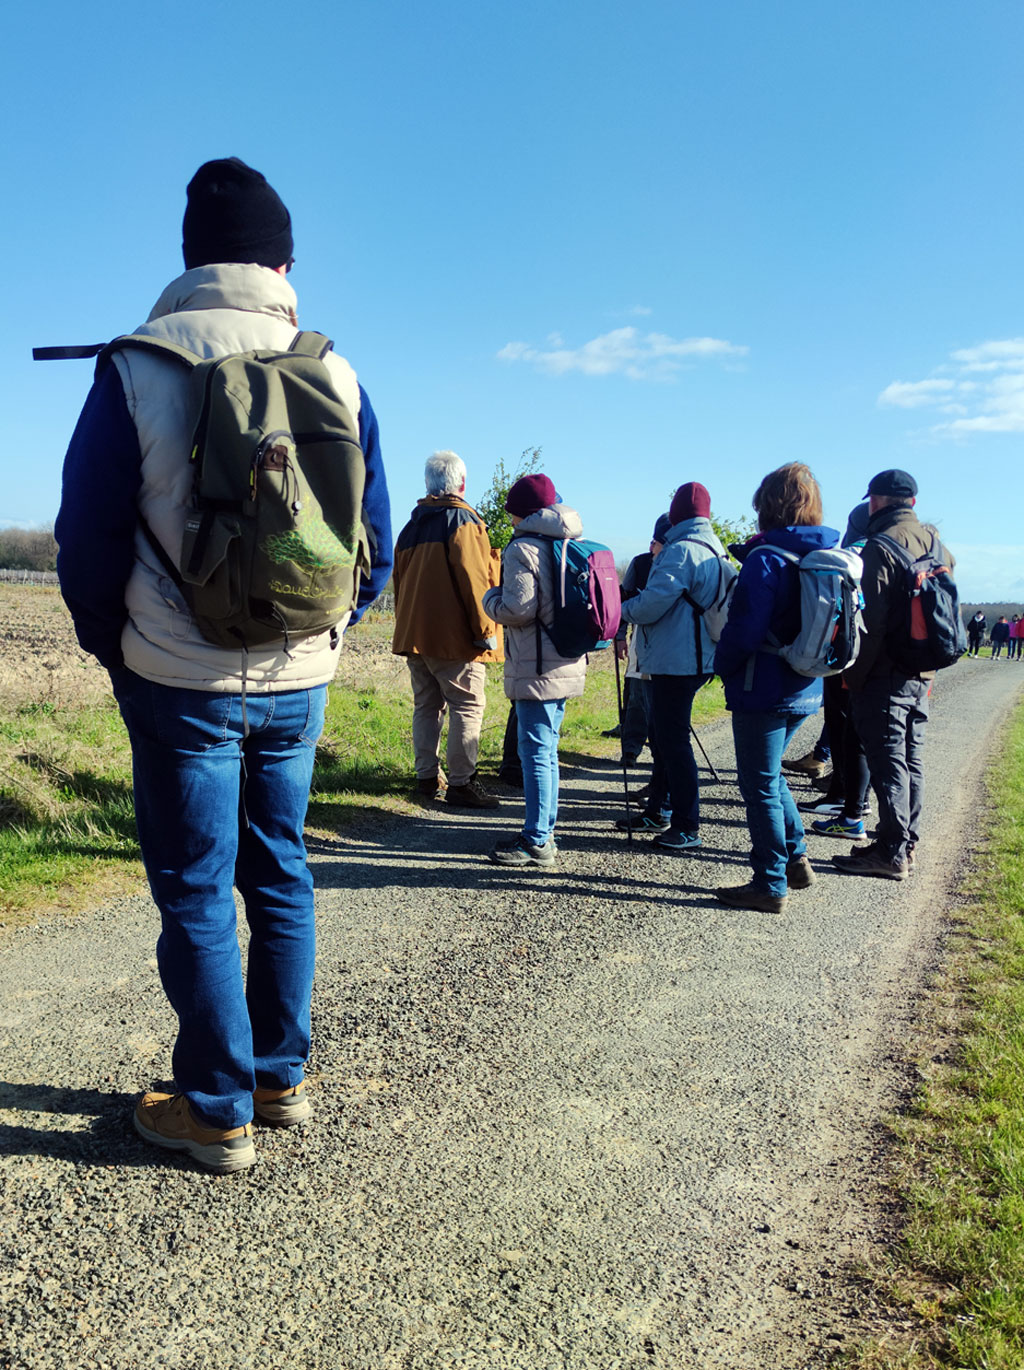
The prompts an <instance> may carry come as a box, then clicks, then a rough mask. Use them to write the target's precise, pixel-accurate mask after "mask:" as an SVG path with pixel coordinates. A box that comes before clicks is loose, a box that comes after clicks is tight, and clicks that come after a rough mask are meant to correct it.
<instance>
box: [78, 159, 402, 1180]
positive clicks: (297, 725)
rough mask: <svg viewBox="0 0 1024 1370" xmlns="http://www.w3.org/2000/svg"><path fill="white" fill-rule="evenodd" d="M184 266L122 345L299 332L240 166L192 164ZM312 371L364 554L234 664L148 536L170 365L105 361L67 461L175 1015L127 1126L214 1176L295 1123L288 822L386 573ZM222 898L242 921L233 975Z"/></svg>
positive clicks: (371, 495) (188, 480)
mask: <svg viewBox="0 0 1024 1370" xmlns="http://www.w3.org/2000/svg"><path fill="white" fill-rule="evenodd" d="M182 253H183V256H184V260H185V268H186V269H185V272H184V274H183V275H181V276H178V277H177V278H176V279H175V280H174V281H172V282H171V284H170V285H169V286H167V288H166V289H165V290H164V291H163V293H162V294H161V295H160V297H159V299H158V300H157V302H156V304H155V305H154V307H153V310H152V312H151V313H150V315H149V318H148V319H147V321H146V322H145V323H144V324H142V325H141V326H139V327H138V328H136V329H135V330H134V332H135V333H136V334H141V335H143V336H144V337H151V338H153V339H156V340H158V341H162V342H171V343H176V344H177V345H178V346H179V347H181V348H185V349H187V350H188V351H189V352H190V353H193V354H196V355H198V356H199V357H200V358H218V357H227V356H229V355H231V354H234V353H239V352H247V351H253V350H259V351H264V352H272V353H278V352H287V351H288V349H289V347H290V346H291V344H292V342H293V341H294V340H295V338H296V334H297V331H298V330H297V322H296V318H297V303H296V297H295V292H294V291H293V290H292V288H291V286H290V285H289V283H288V281H287V280H286V279H285V277H286V275H287V273H288V272H289V271H290V269H291V266H292V262H293V241H292V222H291V216H290V215H289V213H288V210H287V209H286V208H285V205H284V204H283V202H282V200H281V198H280V196H279V195H278V194H277V192H276V191H275V190H274V189H273V187H272V186H270V185H269V184H268V182H267V180H266V178H265V177H264V176H262V175H261V174H260V172H258V171H255V170H254V169H253V168H252V167H250V166H247V165H246V164H245V162H243V161H241V160H240V159H239V158H237V157H226V158H219V159H217V160H215V161H211V162H206V163H205V164H204V165H203V166H201V167H200V168H199V170H198V171H197V172H196V174H195V175H194V176H193V178H192V180H191V181H190V182H189V185H188V191H187V202H186V207H185V217H184V221H183V224H182ZM323 361H324V365H325V366H326V367H327V371H328V374H329V377H330V381H331V384H332V386H333V388H334V391H335V393H336V398H337V399H340V400H341V402H342V403H343V404H344V406H345V407H346V408H347V409H348V411H349V414H350V415H351V416H352V418H353V430H354V428H355V425H356V423H357V424H358V435H359V446H360V447H361V449H362V454H363V459H364V461H365V488H364V493H363V502H362V524H363V527H364V528H365V529H366V532H367V535H368V540H369V543H370V546H371V548H372V566H371V570H370V573H369V575H368V576H366V577H365V578H364V579H363V581H362V583H361V584H360V587H359V593H358V599H357V602H356V607H355V609H354V610H353V611H352V613H351V615H349V616H348V617H347V618H345V619H343V620H342V621H341V622H340V623H338V624H336V625H335V626H334V627H333V628H331V630H330V631H325V632H321V633H317V634H315V635H312V636H308V637H301V638H299V639H297V640H296V639H288V638H286V639H285V640H284V641H283V643H282V642H278V643H274V644H272V645H270V646H252V647H250V648H249V649H248V650H247V651H245V650H238V649H235V648H227V647H223V646H219V645H217V644H216V643H214V642H212V641H209V640H208V639H207V638H205V637H204V636H203V635H202V633H201V632H200V631H199V628H198V627H197V625H196V622H195V621H194V619H193V617H192V615H191V613H190V612H189V608H188V604H187V603H186V601H185V598H184V596H183V594H182V592H181V589H180V588H179V586H178V584H177V583H176V581H175V579H174V578H173V577H172V576H171V575H170V574H169V572H168V570H167V569H165V568H166V564H167V563H166V561H164V559H163V558H161V557H160V556H158V555H157V553H156V551H155V549H154V547H153V546H152V545H151V543H150V542H149V541H148V540H147V534H148V533H149V532H151V533H152V535H153V537H154V539H155V541H156V542H157V543H158V544H160V545H161V546H162V549H163V551H164V554H165V556H166V557H167V558H169V559H170V561H171V562H176V561H177V559H178V556H179V555H180V549H181V547H182V537H183V531H184V528H185V524H186V519H187V518H188V516H189V511H190V505H191V493H192V485H193V475H192V471H191V470H190V462H189V456H190V448H191V439H192V428H191V424H190V420H189V413H190V401H189V374H188V372H187V370H186V369H185V368H184V367H182V366H181V365H180V364H179V363H178V362H177V361H175V360H174V359H173V358H170V357H167V356H164V355H160V354H158V353H157V354H155V353H154V352H153V351H148V350H147V351H140V350H133V349H127V348H125V349H122V350H120V351H115V352H114V353H113V357H112V360H111V362H110V364H109V365H106V366H104V367H101V368H100V370H99V371H98V374H97V377H96V380H95V382H94V384H93V387H92V390H91V391H90V393H89V396H88V398H87V399H86V402H85V407H84V408H83V410H82V414H81V417H80V419H79V421H78V426H77V428H76V429H75V433H74V436H73V437H72V439H71V445H70V447H69V449H68V453H67V457H66V459H65V464H64V484H63V494H62V499H61V508H60V513H59V516H58V519H57V526H56V534H57V541H58V543H59V547H60V552H59V555H58V559H57V569H58V572H59V575H60V582H61V591H62V593H63V595H64V598H65V600H66V602H67V605H68V608H69V609H70V611H71V614H72V617H73V619H74V622H75V629H76V632H77V635H78V640H79V642H80V643H81V645H82V647H83V648H84V649H85V650H86V651H87V652H90V653H92V654H93V655H94V656H95V657H97V658H98V660H99V661H100V662H101V664H102V665H103V666H105V667H106V668H107V670H108V671H109V672H110V676H111V682H112V685H113V690H114V694H115V696H116V698H117V702H118V705H119V707H120V710H121V714H122V716H123V718H124V721H125V725H126V727H127V729H128V734H129V738H130V740H131V744H132V762H133V775H134V790H135V812H136V821H137V825H138V830H139V842H140V846H141V850H142V858H143V862H144V864H145V867H146V872H147V875H148V877H149V883H150V889H151V891H152V894H153V899H154V902H155V903H156V905H157V907H158V909H159V911H160V918H161V932H160V937H159V940H158V942H157V963H158V966H159V970H160V978H161V981H162V983H163V986H164V990H165V992H166V994H167V997H168V999H169V1000H170V1003H171V1006H172V1008H173V1009H174V1011H175V1013H176V1015H177V1018H178V1034H177V1040H176V1042H175V1046H174V1052H173V1058H172V1065H173V1071H174V1080H175V1092H174V1093H172V1094H159V1093H150V1094H145V1095H144V1096H143V1097H142V1099H141V1100H140V1101H139V1104H138V1107H137V1108H136V1110H135V1115H134V1123H135V1128H136V1130H137V1131H138V1132H139V1134H140V1135H141V1136H142V1137H143V1138H144V1139H145V1140H146V1141H148V1142H151V1143H153V1144H154V1145H156V1146H160V1147H163V1148H165V1149H168V1150H172V1151H183V1152H185V1153H187V1154H188V1155H189V1156H191V1157H192V1158H193V1159H194V1160H196V1161H197V1162H198V1163H199V1164H200V1165H202V1166H204V1167H206V1168H207V1169H209V1170H213V1171H216V1172H219V1173H226V1172H230V1171H234V1170H241V1169H243V1168H245V1167H247V1166H249V1165H251V1164H252V1163H253V1162H254V1160H255V1159H256V1153H255V1147H254V1143H253V1118H254V1116H255V1118H256V1119H257V1120H258V1121H261V1122H263V1123H267V1124H270V1125H277V1126H289V1125H294V1124H298V1123H304V1122H305V1121H306V1120H307V1119H308V1118H309V1117H310V1116H311V1113H312V1107H311V1104H310V1101H309V1099H308V1097H307V1094H306V1085H305V1062H306V1057H307V1055H308V1051H309V1040H310V995H311V989H312V982H313V961H314V951H315V947H314V910H313V884H312V878H311V876H310V873H309V870H308V868H307V863H306V850H305V846H304V843H303V825H304V820H305V813H306V806H307V802H308V797H309V786H310V780H311V776H312V768H313V757H314V751H315V747H316V741H317V738H318V736H319V734H320V731H321V728H322V726H323V720H324V708H325V702H326V691H327V683H328V681H329V680H330V679H331V678H332V676H333V675H334V671H335V668H336V666H337V661H338V653H337V651H336V650H335V649H336V646H337V643H338V637H339V634H340V633H341V632H343V631H344V629H345V627H346V626H347V624H349V623H354V622H356V621H357V620H358V618H359V617H360V615H361V614H362V612H363V611H364V609H365V608H366V607H367V606H368V605H369V604H371V603H372V602H373V600H374V599H375V598H376V597H377V595H378V594H379V593H380V591H381V590H382V589H383V587H384V584H385V583H386V581H387V579H388V576H389V574H390V571H391V526H390V504H389V500H388V492H387V483H386V480H385V474H384V467H383V463H382V460H381V453H380V443H379V438H378V432H377V420H376V418H375V416H374V413H373V409H372V408H371V406H370V402H369V400H368V398H367V396H366V392H365V391H364V390H363V388H362V386H361V385H360V384H359V382H358V380H357V379H356V375H355V372H354V371H353V370H352V368H351V367H350V366H349V364H348V362H347V361H345V360H344V358H342V357H340V356H338V355H336V354H335V353H333V352H329V353H327V355H326V356H325V357H324V359H323ZM354 459H355V462H356V469H357V470H358V455H357V454H354ZM140 518H144V519H145V523H146V525H148V528H147V534H144V533H143V532H142V531H141V528H140ZM100 549H102V553H101V554H98V553H99V552H100ZM243 783H244V791H243ZM235 887H237V889H238V891H239V893H240V894H241V896H242V900H243V902H244V905H245V913H246V918H247V921H248V924H249V929H250V942H249V950H248V966H247V975H246V977H245V981H244V982H243V974H242V962H241V955H240V951H239V945H238V939H237V933H236V923H237V915H236V910H235V900H234V888H235Z"/></svg>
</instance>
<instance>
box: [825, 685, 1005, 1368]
mask: <svg viewBox="0 0 1024 1370" xmlns="http://www.w3.org/2000/svg"><path fill="white" fill-rule="evenodd" d="M988 789H989V798H990V805H991V820H990V832H989V836H988V840H987V842H986V845H985V847H984V849H983V851H982V852H981V854H980V855H979V857H978V859H977V861H976V862H975V866H974V870H973V874H972V876H971V881H970V887H969V891H968V892H969V894H970V896H971V897H972V903H971V906H970V908H969V909H968V910H967V911H966V912H965V913H964V914H963V916H962V919H961V920H960V921H959V925H958V929H957V932H956V935H955V937H954V942H953V947H952V955H951V959H950V963H949V966H948V968H947V970H946V971H945V973H944V975H943V979H942V981H941V982H940V983H939V984H938V985H937V986H936V987H935V993H934V995H933V996H932V998H931V1006H932V1011H933V1013H934V1014H935V1022H936V1025H939V1023H940V1015H941V1018H942V1019H943V1021H942V1022H941V1029H942V1031H943V1032H944V1033H948V1032H950V1031H951V1032H952V1033H953V1035H954V1038H955V1040H956V1042H957V1046H956V1049H955V1051H954V1052H953V1061H952V1063H949V1064H939V1065H935V1064H931V1063H929V1064H928V1065H926V1066H924V1067H923V1069H924V1070H925V1073H926V1083H925V1085H924V1087H923V1088H922V1090H921V1093H920V1097H919V1099H918V1100H917V1102H916V1104H915V1107H914V1108H913V1110H912V1112H911V1114H910V1116H909V1117H907V1118H905V1119H902V1120H900V1122H899V1123H898V1124H897V1125H896V1133H897V1137H898V1142H899V1146H900V1150H901V1163H902V1166H903V1171H904V1176H903V1186H902V1190H903V1199H904V1202H905V1204H906V1208H907V1219H906V1228H905V1233H904V1236H903V1240H902V1243H901V1245H900V1248H899V1249H898V1251H897V1252H896V1253H895V1254H894V1257H893V1263H892V1268H891V1269H890V1270H889V1271H888V1272H887V1273H886V1276H885V1280H884V1283H885V1284H886V1285H887V1287H888V1291H889V1293H890V1296H891V1297H893V1298H894V1299H895V1300H897V1301H898V1302H900V1303H902V1304H903V1305H904V1306H905V1307H909V1308H910V1309H911V1310H912V1312H914V1313H915V1314H916V1315H917V1327H916V1329H915V1331H914V1333H913V1335H912V1336H910V1335H908V1337H907V1338H906V1340H905V1341H903V1342H902V1343H898V1344H897V1345H895V1346H890V1345H888V1344H887V1345H886V1346H885V1347H882V1346H881V1345H879V1344H875V1345H872V1346H868V1347H863V1348H861V1349H860V1350H859V1351H858V1352H857V1353H856V1354H855V1355H854V1356H853V1357H852V1358H851V1362H850V1363H851V1364H854V1365H857V1366H862V1367H873V1368H874V1370H883V1367H884V1368H886V1370H888V1368H890V1367H892V1368H893V1370H895V1367H902V1368H903V1370H926V1368H930V1367H940V1366H941V1367H957V1370H1021V1367H1022V1366H1024V840H1022V839H1024V710H1021V711H1019V712H1018V715H1017V717H1016V719H1015V721H1014V723H1013V724H1012V726H1011V728H1010V729H1009V730H1008V734H1007V736H1006V737H1005V739H1004V742H1003V745H1002V746H1000V748H999V760H998V762H997V763H996V764H994V765H993V767H992V770H991V773H990V776H989V780H988ZM945 1054H946V1056H947V1057H948V1054H949V1053H945Z"/></svg>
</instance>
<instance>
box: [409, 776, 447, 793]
mask: <svg viewBox="0 0 1024 1370" xmlns="http://www.w3.org/2000/svg"><path fill="white" fill-rule="evenodd" d="M447 788H448V779H447V777H446V776H445V775H443V774H441V773H438V774H437V775H432V776H429V777H428V778H427V779H425V780H417V781H416V793H417V794H418V795H419V796H420V798H421V799H436V798H437V797H438V795H443V794H444V792H445V790H446V789H447Z"/></svg>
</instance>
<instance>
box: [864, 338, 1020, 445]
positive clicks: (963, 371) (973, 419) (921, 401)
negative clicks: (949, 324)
mask: <svg viewBox="0 0 1024 1370" xmlns="http://www.w3.org/2000/svg"><path fill="white" fill-rule="evenodd" d="M950 358H951V362H947V363H944V364H943V365H942V366H940V367H936V371H938V372H942V375H941V376H939V375H932V376H930V377H929V378H927V379H926V380H922V381H893V382H892V383H891V384H890V385H887V386H886V387H885V389H884V390H883V391H882V393H881V394H880V395H879V396H878V403H879V404H880V405H881V406H883V407H887V408H899V409H924V408H933V409H935V410H936V412H937V413H938V414H944V415H947V416H948V418H947V420H946V421H945V422H941V423H937V424H935V425H934V426H933V427H932V429H931V431H932V433H934V434H936V435H938V436H940V437H959V436H963V435H965V434H968V433H1024V338H1002V339H994V340H993V341H991V342H983V343H979V344H978V345H977V346H975V347H962V348H958V349H957V350H956V351H955V352H951V353H950Z"/></svg>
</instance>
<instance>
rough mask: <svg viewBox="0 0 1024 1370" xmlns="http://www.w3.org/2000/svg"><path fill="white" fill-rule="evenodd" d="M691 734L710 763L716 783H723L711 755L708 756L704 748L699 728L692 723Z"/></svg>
mask: <svg viewBox="0 0 1024 1370" xmlns="http://www.w3.org/2000/svg"><path fill="white" fill-rule="evenodd" d="M690 735H691V736H692V738H693V740H694V742H696V744H697V746H698V747H699V748H700V754H701V756H702V757H703V758H704V760H705V761H706V762H707V763H708V770H709V771H710V772H711V774H712V775H713V776H714V778H715V784H716V785H721V783H722V777H721V776H720V775H719V774H718V772H717V771H716V770H715V768H714V766H712V764H711V759H710V757H709V756H708V754H707V752H706V751H705V750H704V743H703V742H702V741H701V740H700V738H699V737H698V736H697V729H696V728H695V727H694V726H693V724H692V723H691V724H690Z"/></svg>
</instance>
